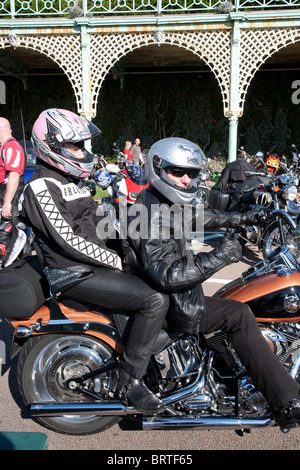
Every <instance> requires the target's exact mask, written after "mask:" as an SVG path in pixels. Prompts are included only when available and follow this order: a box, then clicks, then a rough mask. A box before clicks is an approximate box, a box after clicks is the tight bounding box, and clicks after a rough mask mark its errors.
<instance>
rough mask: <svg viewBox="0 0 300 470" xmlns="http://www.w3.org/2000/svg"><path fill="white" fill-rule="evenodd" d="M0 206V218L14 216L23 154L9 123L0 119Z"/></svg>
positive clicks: (23, 167) (22, 172) (22, 167)
mask: <svg viewBox="0 0 300 470" xmlns="http://www.w3.org/2000/svg"><path fill="white" fill-rule="evenodd" d="M0 144H1V147H0V154H1V158H0V205H1V216H2V218H4V219H9V218H11V217H12V215H13V214H14V215H16V212H17V211H16V206H17V197H18V195H19V193H20V192H21V189H22V183H23V181H22V180H23V178H22V176H23V175H24V171H25V154H24V150H23V148H22V147H21V145H20V144H19V143H18V142H17V141H16V139H15V138H14V137H13V136H12V130H11V126H10V123H9V121H8V120H7V119H5V118H3V117H0Z"/></svg>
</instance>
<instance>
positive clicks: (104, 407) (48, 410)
mask: <svg viewBox="0 0 300 470" xmlns="http://www.w3.org/2000/svg"><path fill="white" fill-rule="evenodd" d="M29 411H30V413H31V415H32V416H64V415H70V414H71V415H77V414H78V415H102V416H125V415H128V414H140V413H141V412H140V411H138V410H136V409H135V408H133V407H132V406H125V405H123V404H122V403H121V402H112V403H102V402H88V403H84V402H82V403H79V402H77V403H58V402H48V403H32V404H31V405H30V406H29Z"/></svg>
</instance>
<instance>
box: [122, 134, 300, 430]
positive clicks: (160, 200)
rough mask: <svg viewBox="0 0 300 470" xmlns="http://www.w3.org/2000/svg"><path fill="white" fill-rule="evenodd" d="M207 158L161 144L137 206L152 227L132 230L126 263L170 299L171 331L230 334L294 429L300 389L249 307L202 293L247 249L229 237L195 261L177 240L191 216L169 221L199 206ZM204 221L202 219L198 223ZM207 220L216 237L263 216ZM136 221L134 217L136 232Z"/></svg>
mask: <svg viewBox="0 0 300 470" xmlns="http://www.w3.org/2000/svg"><path fill="white" fill-rule="evenodd" d="M203 159H204V156H203V153H202V151H201V149H200V148H199V147H198V146H197V145H196V144H194V143H193V142H189V141H187V140H185V139H181V138H177V137H171V138H167V139H162V140H160V141H158V142H157V143H155V144H154V145H153V146H152V147H151V149H150V151H149V154H148V157H147V161H146V175H147V178H148V181H149V188H148V189H146V190H145V191H143V192H142V193H141V194H140V196H139V198H138V199H137V201H136V204H139V210H140V211H141V213H142V212H144V213H147V217H148V220H147V221H144V222H145V223H144V224H143V230H145V227H148V233H147V234H145V232H144V231H143V233H142V234H141V235H140V236H137V234H136V233H135V234H134V236H132V233H131V231H130V230H129V236H128V239H127V240H126V241H125V242H124V251H125V253H126V258H125V259H126V260H127V262H128V263H130V264H131V267H132V270H133V272H135V270H136V272H137V271H138V272H139V273H143V275H144V277H145V278H146V277H148V279H149V280H150V281H151V282H152V283H154V284H155V285H156V286H157V287H158V289H163V290H164V291H165V292H168V293H169V297H170V309H169V313H168V315H167V317H166V319H167V321H168V325H169V327H172V328H175V329H177V330H182V331H186V332H203V333H207V334H208V333H211V332H212V331H216V330H222V331H224V332H227V333H228V335H229V339H230V341H231V342H232V345H233V347H234V349H235V351H236V352H237V354H238V355H239V358H240V360H241V361H242V363H243V364H244V366H245V368H246V369H247V370H248V373H249V375H250V376H251V377H252V379H253V380H254V381H255V382H256V384H257V386H258V387H259V388H260V389H261V391H262V393H263V394H264V396H265V398H266V399H267V400H268V402H269V404H270V406H271V409H272V411H273V413H274V417H275V419H276V420H277V422H278V423H279V425H280V426H283V427H284V428H287V427H293V426H295V425H297V424H298V423H299V422H300V400H299V395H298V392H299V384H298V383H297V382H296V381H295V380H294V379H293V378H292V377H291V375H290V374H289V373H288V371H287V370H286V369H285V368H284V367H283V366H282V364H280V362H279V361H278V359H277V357H276V356H275V355H274V354H273V352H272V351H271V349H270V347H269V345H268V344H267V342H266V341H265V339H264V337H263V336H262V334H261V332H260V329H259V327H258V325H257V322H256V320H255V316H254V315H253V313H252V312H251V310H250V308H249V307H248V306H247V305H246V304H242V303H240V302H237V301H233V300H226V299H221V298H218V297H205V296H204V293H203V289H202V285H201V284H202V282H203V281H205V280H206V279H208V278H209V277H210V276H211V275H212V274H214V273H216V272H217V271H219V270H220V269H221V268H223V267H224V266H226V265H228V264H231V263H233V262H237V261H239V260H240V259H241V254H242V250H241V245H240V243H239V242H238V241H237V240H236V239H235V238H231V237H230V236H228V235H225V236H224V237H223V239H222V241H221V243H220V244H219V245H217V246H216V248H215V249H213V250H212V251H210V252H203V251H200V252H199V253H197V254H196V253H194V252H193V251H192V250H191V248H190V246H191V243H190V238H189V235H188V233H187V232H186V231H185V230H184V227H183V228H182V231H181V233H182V236H181V237H176V236H175V235H174V234H176V233H180V230H178V228H180V227H178V225H180V224H183V221H184V217H183V218H181V219H180V218H179V217H175V216H174V217H172V214H171V216H170V217H169V218H168V217H164V215H165V214H166V213H167V209H168V208H169V209H170V211H172V212H173V213H175V212H176V205H177V206H179V207H181V208H182V209H184V207H185V206H186V205H187V204H189V203H191V202H192V200H193V197H194V196H195V195H196V193H197V183H196V182H197V179H198V177H199V174H200V172H201V168H202V163H203ZM158 207H159V208H160V210H158V209H157V208H158ZM143 208H145V209H146V210H143ZM154 208H155V210H153V209H154ZM203 210H204V209H203ZM200 212H201V211H200ZM177 213H178V211H177ZM198 215H199V214H197V213H195V214H194V217H195V218H196V217H197V216H198ZM202 216H203V218H204V228H205V229H207V230H212V229H216V228H219V227H233V228H238V227H240V225H241V224H247V223H250V224H252V223H253V219H254V218H256V217H257V213H253V212H250V213H246V214H244V215H241V214H237V213H226V212H222V211H213V210H210V209H208V210H204V214H202ZM166 221H168V223H167V222H166ZM131 222H132V218H130V217H129V220H128V223H129V227H130V224H131ZM153 228H155V230H153Z"/></svg>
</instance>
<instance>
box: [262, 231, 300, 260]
mask: <svg viewBox="0 0 300 470" xmlns="http://www.w3.org/2000/svg"><path fill="white" fill-rule="evenodd" d="M282 228H283V233H284V246H286V247H287V248H288V249H289V251H290V252H291V254H292V255H293V256H294V257H295V258H296V259H299V258H300V237H298V236H295V234H294V231H293V230H292V229H291V227H290V226H289V225H287V224H286V223H284V222H282ZM280 246H282V243H281V240H280V234H279V228H278V225H277V223H276V222H274V223H273V224H271V225H270V227H269V228H268V229H267V230H266V232H265V234H264V238H263V240H262V252H263V256H264V258H266V257H267V256H269V255H270V253H271V252H272V251H274V250H275V249H276V248H278V247H280Z"/></svg>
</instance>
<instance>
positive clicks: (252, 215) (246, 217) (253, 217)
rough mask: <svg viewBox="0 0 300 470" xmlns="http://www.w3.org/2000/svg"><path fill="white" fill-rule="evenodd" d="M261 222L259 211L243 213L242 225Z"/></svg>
mask: <svg viewBox="0 0 300 470" xmlns="http://www.w3.org/2000/svg"><path fill="white" fill-rule="evenodd" d="M258 223H259V211H255V210H254V211H248V212H245V213H244V214H242V216H241V224H242V225H257V224H258Z"/></svg>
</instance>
